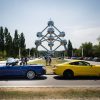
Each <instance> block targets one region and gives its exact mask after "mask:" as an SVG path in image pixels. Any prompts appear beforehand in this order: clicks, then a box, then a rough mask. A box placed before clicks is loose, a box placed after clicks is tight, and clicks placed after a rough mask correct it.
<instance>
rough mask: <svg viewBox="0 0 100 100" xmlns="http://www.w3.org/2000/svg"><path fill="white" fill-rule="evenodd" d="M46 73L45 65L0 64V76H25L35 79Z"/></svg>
mask: <svg viewBox="0 0 100 100" xmlns="http://www.w3.org/2000/svg"><path fill="white" fill-rule="evenodd" d="M44 74H46V68H45V66H43V65H23V66H22V65H5V66H0V77H2V76H6V77H8V76H23V77H27V78H28V79H34V78H35V77H36V76H40V75H44Z"/></svg>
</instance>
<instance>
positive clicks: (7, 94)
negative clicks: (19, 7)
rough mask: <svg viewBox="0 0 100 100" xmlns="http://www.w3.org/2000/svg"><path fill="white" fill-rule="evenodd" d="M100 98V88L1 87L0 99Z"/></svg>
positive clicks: (72, 99)
mask: <svg viewBox="0 0 100 100" xmlns="http://www.w3.org/2000/svg"><path fill="white" fill-rule="evenodd" d="M16 99H17V100H23V99H25V100H44V99H45V100H47V99H53V100H54V99H60V100H62V99H67V100H68V99H71V100H100V88H86V87H85V88H79V87H78V88H75V87H74V88H73V87H69V88H68V87H67V88H50V87H49V88H45V87H41V88H32V87H31V88H18V87H17V88H0V100H16Z"/></svg>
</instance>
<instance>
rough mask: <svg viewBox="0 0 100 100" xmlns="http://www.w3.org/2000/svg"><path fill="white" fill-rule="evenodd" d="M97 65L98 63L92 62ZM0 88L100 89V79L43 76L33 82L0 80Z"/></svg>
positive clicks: (11, 79) (12, 79)
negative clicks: (69, 78) (67, 78)
mask: <svg viewBox="0 0 100 100" xmlns="http://www.w3.org/2000/svg"><path fill="white" fill-rule="evenodd" d="M90 63H91V64H98V65H100V62H92V61H90ZM0 87H100V78H97V77H76V78H74V79H72V80H66V79H64V78H62V77H60V76H57V75H44V76H41V77H40V78H37V79H34V80H27V79H23V78H16V79H15V78H2V79H1V78H0Z"/></svg>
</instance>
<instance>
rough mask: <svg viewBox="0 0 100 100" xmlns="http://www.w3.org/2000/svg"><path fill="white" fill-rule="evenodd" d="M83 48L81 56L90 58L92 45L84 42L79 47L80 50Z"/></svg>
mask: <svg viewBox="0 0 100 100" xmlns="http://www.w3.org/2000/svg"><path fill="white" fill-rule="evenodd" d="M82 48H83V56H85V57H92V56H93V45H92V43H91V42H85V43H83V44H82V46H80V49H81V50H82Z"/></svg>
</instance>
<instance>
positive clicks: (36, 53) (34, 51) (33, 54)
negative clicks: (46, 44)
mask: <svg viewBox="0 0 100 100" xmlns="http://www.w3.org/2000/svg"><path fill="white" fill-rule="evenodd" d="M30 55H31V56H37V55H38V51H37V49H36V48H31V50H30Z"/></svg>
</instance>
